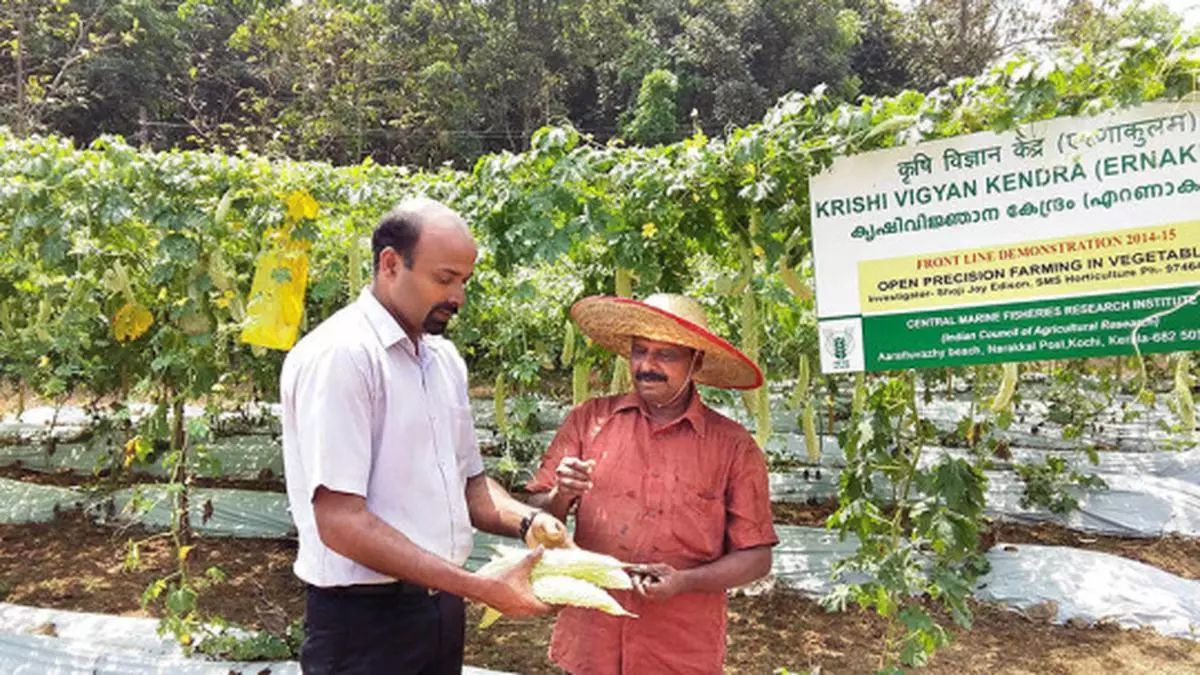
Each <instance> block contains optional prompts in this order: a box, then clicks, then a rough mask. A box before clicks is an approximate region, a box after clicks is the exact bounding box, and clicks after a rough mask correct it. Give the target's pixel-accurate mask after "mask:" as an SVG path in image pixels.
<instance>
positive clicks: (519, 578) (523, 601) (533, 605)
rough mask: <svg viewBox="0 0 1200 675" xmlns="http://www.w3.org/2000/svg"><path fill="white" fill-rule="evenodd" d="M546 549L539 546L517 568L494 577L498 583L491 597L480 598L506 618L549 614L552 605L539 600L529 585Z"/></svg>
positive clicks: (493, 587) (494, 586) (490, 594)
mask: <svg viewBox="0 0 1200 675" xmlns="http://www.w3.org/2000/svg"><path fill="white" fill-rule="evenodd" d="M543 550H544V549H543V548H542V547H541V546H538V547H537V548H535V549H534V550H533V551H530V553H529V555H527V556H525V557H524V558H522V559H521V562H520V563H518V564H517V565H516V566H515V567H512V568H510V569H508V570H507V571H505V572H503V573H501V574H498V575H496V576H495V577H493V578H494V579H495V581H496V582H497V583H495V584H494V585H493V586H492V590H491V592H490V593H489V594H488V595H489V596H491V597H486V598H480V600H482V601H483V602H484V603H486V604H487V605H488V606H489V607H491V608H492V609H495V610H497V611H498V612H500V613H501V614H503V615H505V616H534V615H536V614H548V613H550V611H551V610H552V608H551V607H550V605H547V604H546V603H544V602H542V601H541V600H538V599H537V596H536V595H534V594H533V586H532V585H530V583H529V573H530V572H532V571H533V566H534V565H536V564H537V562H538V560H541V558H542V551H543Z"/></svg>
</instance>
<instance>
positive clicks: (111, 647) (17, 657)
mask: <svg viewBox="0 0 1200 675" xmlns="http://www.w3.org/2000/svg"><path fill="white" fill-rule="evenodd" d="M157 629H158V621H157V620H155V619H146V618H138V617H124V616H112V615H108V614H91V613H86V612H68V611H64V610H57V609H42V608H38V607H26V606H23V605H14V604H8V603H0V673H4V674H5V675H10V674H11V675H158V674H161V675H174V674H176V673H179V674H181V675H228V674H229V673H238V674H245V675H257V674H258V673H262V672H264V671H265V672H269V673H271V674H272V675H300V665H299V664H298V663H296V662H294V661H291V662H254V663H246V662H231V661H208V660H205V659H203V658H201V657H192V658H188V657H186V656H185V655H184V654H183V651H182V649H180V647H179V645H178V644H177V643H175V642H174V641H173V640H171V639H170V638H165V637H160V636H159V635H158V634H157ZM46 632H49V633H52V635H44V634H41V633H46ZM463 673H464V675H505V674H504V673H500V672H498V671H492V670H483V669H480V668H472V667H470V666H467V667H465V668H464V669H463Z"/></svg>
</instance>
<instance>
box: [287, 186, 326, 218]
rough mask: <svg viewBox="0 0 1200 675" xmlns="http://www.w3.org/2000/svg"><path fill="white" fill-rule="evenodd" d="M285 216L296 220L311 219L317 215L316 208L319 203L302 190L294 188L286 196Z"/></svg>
mask: <svg viewBox="0 0 1200 675" xmlns="http://www.w3.org/2000/svg"><path fill="white" fill-rule="evenodd" d="M286 202H287V217H288V220H290V221H292V222H296V221H299V220H312V219H313V218H316V217H317V209H318V208H319V206H320V205H319V204H317V200H315V199H313V197H312V195H310V194H308V192H306V191H304V190H296V191H295V192H293V193H291V194H290V195H288V196H287V199H286Z"/></svg>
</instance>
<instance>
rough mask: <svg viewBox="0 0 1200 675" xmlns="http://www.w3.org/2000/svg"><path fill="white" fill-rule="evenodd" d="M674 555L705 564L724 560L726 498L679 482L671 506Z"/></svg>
mask: <svg viewBox="0 0 1200 675" xmlns="http://www.w3.org/2000/svg"><path fill="white" fill-rule="evenodd" d="M671 538H672V540H673V542H672V546H671V547H670V548H671V549H673V550H672V551H671V552H672V553H674V554H676V555H679V556H680V557H683V558H686V559H688V560H691V561H694V562H696V563H705V562H710V561H713V560H716V559H717V558H719V557H721V553H722V551H723V549H724V544H725V495H724V494H722V493H721V492H720V491H718V490H715V489H713V488H711V487H708V486H700V485H696V484H694V483H691V482H688V481H684V480H680V481H679V482H678V483H677V484H676V489H675V494H674V495H673V499H672V507H671Z"/></svg>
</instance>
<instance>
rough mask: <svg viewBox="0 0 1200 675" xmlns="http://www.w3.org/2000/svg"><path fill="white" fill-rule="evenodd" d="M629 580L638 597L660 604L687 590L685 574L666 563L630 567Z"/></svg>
mask: <svg viewBox="0 0 1200 675" xmlns="http://www.w3.org/2000/svg"><path fill="white" fill-rule="evenodd" d="M628 570H629V578H630V579H632V580H633V588H634V590H635V591H637V593H638V595H640V596H642V597H644V598H647V599H650V600H653V601H655V602H662V601H663V600H666V599H668V598H671V597H674V596H676V595H678V594H680V593H683V592H685V591H686V590H687V582H686V576H685V574H684V573H683V572H682V571H680V570H677V569H675V568H674V567H671V566H670V565H668V564H666V563H654V564H651V565H631V566H630V567H629V568H628Z"/></svg>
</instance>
